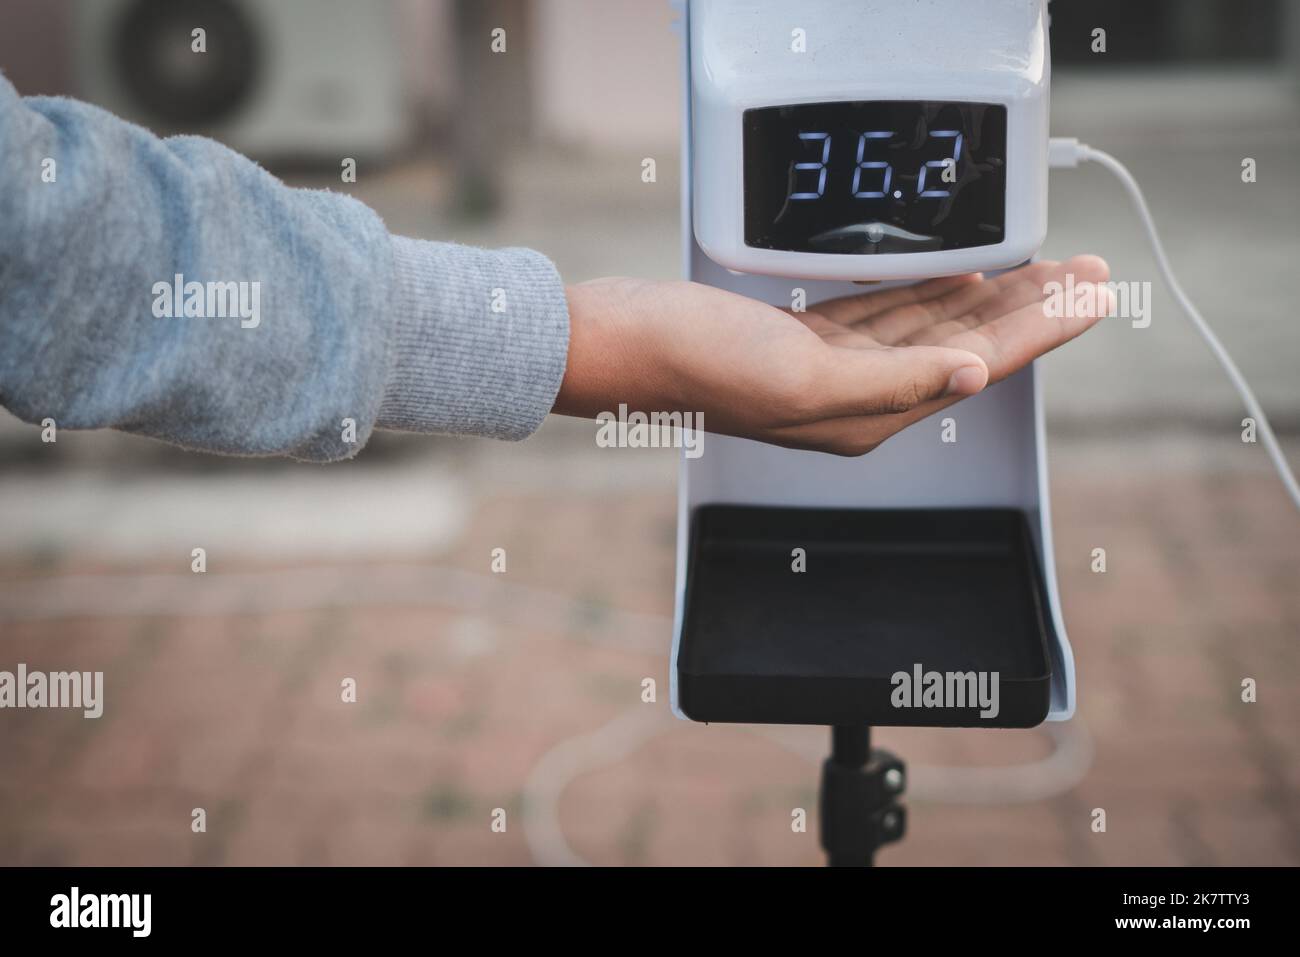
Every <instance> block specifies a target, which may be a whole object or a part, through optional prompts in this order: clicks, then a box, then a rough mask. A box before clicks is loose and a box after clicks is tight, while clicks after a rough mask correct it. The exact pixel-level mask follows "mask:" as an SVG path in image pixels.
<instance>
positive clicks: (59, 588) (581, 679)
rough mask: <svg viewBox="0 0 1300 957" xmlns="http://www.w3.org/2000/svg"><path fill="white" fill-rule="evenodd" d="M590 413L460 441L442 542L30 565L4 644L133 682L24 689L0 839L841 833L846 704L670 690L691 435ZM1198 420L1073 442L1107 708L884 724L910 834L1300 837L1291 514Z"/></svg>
mask: <svg viewBox="0 0 1300 957" xmlns="http://www.w3.org/2000/svg"><path fill="white" fill-rule="evenodd" d="M576 428H578V427H576V426H574V425H573V424H564V423H562V424H560V425H558V426H556V427H554V428H553V427H552V426H548V427H547V431H546V432H544V433H543V435H542V436H540V437H538V438H537V439H536V440H534V442H533V443H529V444H528V445H525V446H523V447H504V446H496V445H492V444H490V443H464V444H457V445H454V446H449V449H450V451H449V452H447V454H446V455H444V457H443V459H444V462H446V463H450V466H449V468H450V472H451V473H452V474H454V475H456V476H459V480H460V481H462V482H463V483H465V486H466V487H468V488H471V489H473V490H474V494H473V495H472V496H470V497H469V500H468V503H467V504H466V505H465V514H464V515H463V516H462V521H461V522H460V523H459V525H458V526H457V530H456V531H455V532H454V534H453V535H452V537H451V538H450V539H448V540H446V541H443V540H440V539H439V540H435V538H433V537H431V538H430V548H429V554H428V555H427V556H423V557H422V556H419V555H415V556H413V555H411V554H409V553H404V554H402V555H399V556H394V557H393V558H391V559H389V560H382V559H380V558H376V559H375V560H373V561H366V562H353V563H351V564H341V563H338V562H335V561H311V560H308V559H302V558H300V559H298V560H296V561H294V562H292V563H284V564H276V565H266V564H264V563H263V564H259V563H257V562H254V561H251V560H249V559H246V558H243V559H235V558H233V557H232V558H230V559H229V560H226V559H223V557H222V556H220V555H214V556H210V558H209V560H210V563H211V568H212V570H210V571H209V572H208V573H207V575H206V576H196V575H193V574H191V573H190V572H189V571H188V559H187V556H185V557H184V560H182V561H180V562H178V561H177V560H175V559H171V560H164V559H163V558H162V557H161V556H158V557H155V558H154V559H151V560H141V559H139V558H134V559H130V558H112V557H109V558H101V559H97V560H89V559H85V558H82V557H78V555H77V554H76V553H74V554H72V555H65V556H63V557H59V555H57V554H55V555H52V556H50V557H48V558H47V560H46V564H45V565H44V567H33V566H32V565H31V563H30V562H26V561H20V560H17V559H12V558H11V559H9V560H7V562H6V563H5V564H3V565H0V630H2V631H3V634H4V638H5V641H4V648H5V653H6V658H5V662H6V663H5V665H4V666H5V667H11V666H12V665H13V664H15V663H16V662H18V661H24V662H26V663H27V665H28V666H29V668H33V669H35V668H41V669H49V670H54V669H60V668H70V667H76V668H80V669H103V670H104V671H105V672H106V681H107V693H106V697H107V702H106V708H105V714H104V717H103V718H102V719H100V720H99V721H87V720H84V719H82V718H81V717H79V716H77V715H73V714H71V713H52V712H31V711H24V712H12V711H11V712H6V713H4V714H3V715H0V720H2V721H3V722H4V734H3V735H0V863H5V864H9V863H23V864H36V863H41V864H57V863H76V864H144V863H159V864H179V863H242V864H253V863H256V864H269V863H322V864H323V863H338V864H342V863H349V864H360V863H422V864H423V863H441V864H449V863H457V864H461V863H470V864H493V863H529V862H533V861H537V860H542V861H545V862H565V861H573V860H586V861H592V862H597V863H608V864H667V863H697V864H800V863H802V864H812V863H817V862H818V861H819V860H820V858H819V852H818V849H817V845H816V800H815V792H814V788H815V783H816V778H817V767H816V761H817V759H818V758H819V757H820V755H821V754H822V753H823V751H824V749H825V747H826V743H827V742H826V740H825V732H824V731H819V730H817V729H763V728H739V727H724V726H711V727H703V726H696V725H692V724H687V723H682V722H677V721H675V720H674V719H671V717H669V716H668V715H667V702H666V697H667V695H666V668H667V654H666V652H667V643H668V639H669V627H670V626H669V617H670V615H671V595H672V573H673V568H672V565H673V553H672V541H673V497H672V469H673V463H672V460H671V455H670V454H669V453H659V452H649V451H646V452H637V451H618V450H596V449H594V448H593V447H591V446H590V445H587V444H586V443H582V447H581V448H578V447H576V443H575V437H576V436H577V435H578V433H577V432H576V431H575V429H576ZM1189 448H1190V449H1191V450H1192V451H1191V452H1190V453H1189V454H1190V456H1191V461H1190V462H1179V463H1177V465H1178V467H1177V468H1170V467H1169V465H1168V463H1169V462H1171V461H1174V459H1173V458H1172V457H1171V456H1170V455H1169V454H1162V455H1158V456H1154V457H1153V458H1152V459H1151V460H1150V461H1146V456H1147V453H1144V452H1142V451H1141V449H1140V448H1139V449H1134V450H1130V451H1128V452H1125V453H1123V454H1120V453H1117V452H1116V451H1115V450H1114V449H1111V450H1110V451H1109V452H1102V451H1100V450H1098V449H1094V448H1089V447H1087V446H1085V445H1081V444H1079V443H1074V444H1071V445H1063V446H1062V447H1060V448H1059V449H1058V450H1057V455H1056V456H1055V458H1054V472H1053V474H1054V479H1055V481H1054V495H1055V500H1056V530H1057V559H1058V563H1059V566H1060V577H1061V586H1062V592H1063V595H1064V601H1065V613H1066V620H1067V622H1068V623H1069V628H1070V635H1071V638H1072V640H1073V642H1074V646H1075V649H1076V653H1077V656H1078V664H1079V681H1080V689H1081V703H1080V709H1079V719H1078V720H1077V721H1076V722H1073V723H1071V724H1070V725H1066V726H1063V727H1054V728H1053V729H1052V731H1053V734H1051V735H1049V734H1047V733H1045V732H1044V731H1042V730H1039V731H1024V732H1021V731H1005V732H990V731H950V730H906V731H902V730H893V731H891V730H886V731H882V732H880V733H879V734H878V742H879V743H881V744H884V745H886V746H888V747H891V748H892V749H894V750H896V751H898V752H899V753H901V754H902V755H903V756H904V757H905V758H906V759H907V760H908V762H909V763H910V765H911V766H912V767H913V769H914V775H913V795H912V798H911V800H910V802H909V804H910V808H911V814H912V818H911V827H912V831H911V834H910V836H909V837H908V839H907V840H906V841H905V842H904V843H903V844H902V845H901V846H899V847H897V848H894V849H891V850H889V851H888V852H886V854H885V855H884V856H883V858H882V860H883V861H884V862H886V863H890V862H892V863H915V864H921V863H958V864H974V863H993V864H1012V863H1023V864H1139V863H1140V864H1192V863H1211V864H1230V863H1231V864H1297V863H1300V739H1297V737H1296V736H1295V733H1294V731H1295V728H1296V727H1297V726H1300V653H1297V648H1296V641H1297V639H1298V638H1300V594H1298V593H1297V589H1296V582H1297V581H1298V580H1300V544H1298V543H1297V534H1296V532H1297V518H1296V516H1295V515H1294V514H1292V513H1291V512H1290V511H1288V509H1287V507H1286V505H1285V503H1284V500H1283V498H1282V494H1281V492H1280V491H1279V489H1278V487H1277V485H1276V483H1275V480H1274V479H1273V478H1272V476H1270V475H1268V474H1267V473H1264V472H1255V471H1251V470H1247V469H1242V468H1215V467H1213V464H1212V463H1213V457H1212V456H1211V455H1209V453H1210V452H1211V447H1210V446H1208V445H1206V444H1205V443H1199V444H1198V443H1192V444H1191V445H1190V446H1189ZM512 456H514V457H512ZM1121 459H1122V460H1124V461H1126V462H1127V465H1126V466H1125V467H1118V465H1117V463H1119V462H1120V460H1121ZM1207 460H1208V461H1207ZM529 462H532V463H535V464H536V465H537V466H538V467H537V469H536V470H535V471H532V472H529V470H528V469H527V467H526V466H527V463H529ZM557 462H566V463H567V465H566V466H564V467H560V466H557V465H556V463H557ZM507 463H512V464H513V466H514V467H513V468H512V467H509V466H508V465H507ZM547 463H549V465H548V464H547ZM1162 463H1164V464H1162ZM521 464H522V465H523V466H524V467H523V468H522V470H521V468H520V466H521ZM521 471H522V473H523V475H522V477H521ZM578 476H582V478H581V480H579V479H578V478H577V477H578ZM434 487H435V488H440V487H442V486H434ZM352 507H353V508H355V509H357V510H359V511H361V512H364V511H365V510H366V509H369V508H374V509H375V510H376V512H377V513H382V510H383V503H382V501H380V500H378V499H371V500H368V499H366V498H358V499H355V500H354V501H353V502H352ZM199 511H201V509H196V512H199ZM438 527H439V528H445V526H444V525H439V526H438ZM431 535H432V533H431ZM498 546H500V547H505V548H506V549H507V571H506V573H505V574H495V575H494V574H493V573H492V572H491V571H490V568H489V561H490V554H491V550H492V549H493V548H495V547H498ZM1098 546H1101V547H1104V548H1106V549H1107V553H1108V566H1109V567H1108V571H1107V572H1106V573H1105V574H1104V575H1098V574H1093V573H1092V572H1091V571H1090V570H1089V560H1090V554H1091V550H1092V549H1093V548H1094V547H1098ZM185 609H190V610H189V611H185ZM345 677H351V678H355V679H356V681H357V683H358V701H357V703H356V704H344V703H342V702H341V700H340V682H341V681H342V680H343V679H344V678H345ZM644 677H654V678H656V679H657V680H658V682H659V690H660V694H659V700H658V702H657V703H655V704H642V703H641V701H640V694H641V681H642V679H643V678H644ZM1243 677H1253V678H1255V679H1256V680H1257V681H1258V686H1259V701H1258V703H1255V704H1243V703H1242V702H1241V701H1240V695H1239V688H1240V683H1241V680H1242V678H1243ZM557 749H558V750H557ZM1044 762H1046V763H1044ZM1011 765H1016V766H1020V765H1027V766H1028V767H1020V768H1018V769H1016V770H1007V771H1005V772H1002V773H981V772H979V771H978V770H966V771H962V770H961V769H979V768H997V767H1000V766H1011ZM954 769H956V770H954ZM195 807H203V808H205V809H206V810H207V813H208V829H207V833H205V834H194V833H192V832H191V830H190V821H191V816H190V815H191V809H192V808H195ZM795 807H803V808H806V809H807V810H808V812H809V816H810V826H809V832H808V833H806V834H795V833H792V832H791V829H790V825H789V822H790V814H791V810H792V809H793V808H795ZM1097 807H1101V808H1104V809H1105V810H1106V812H1107V825H1108V827H1107V831H1106V833H1104V834H1095V833H1093V832H1092V831H1091V830H1090V822H1091V816H1090V814H1091V811H1092V809H1093V808H1097ZM495 808H503V809H504V810H505V811H506V822H507V826H506V831H505V833H494V832H493V831H492V829H491V826H490V825H491V820H492V817H491V815H492V812H493V809H495ZM525 811H527V812H528V814H525Z"/></svg>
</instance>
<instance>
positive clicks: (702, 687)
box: [677, 505, 1054, 728]
mask: <svg viewBox="0 0 1300 957" xmlns="http://www.w3.org/2000/svg"><path fill="white" fill-rule="evenodd" d="M797 548H798V549H803V554H804V555H805V556H806V570H805V571H802V572H796V571H794V570H793V568H792V564H793V563H794V562H795V561H796V557H795V553H794V549H797ZM688 562H689V566H688V572H687V584H686V607H685V614H684V616H683V622H682V634H681V643H680V645H679V648H678V660H677V682H678V703H679V706H680V708H681V710H682V711H683V712H684V713H685V714H686V716H687V717H689V718H691V719H693V720H695V721H730V722H745V723H763V724H839V725H877V726H902V725H913V726H931V727H997V728H1022V727H1032V726H1033V725H1036V724H1038V723H1040V722H1041V721H1042V720H1043V719H1044V718H1045V717H1046V716H1047V711H1048V705H1049V699H1050V685H1051V668H1050V665H1049V660H1050V659H1049V658H1048V652H1047V648H1048V641H1049V638H1052V639H1053V640H1054V636H1051V635H1050V633H1049V631H1048V629H1049V628H1051V623H1050V622H1051V619H1050V616H1049V615H1048V614H1047V613H1046V611H1045V609H1046V601H1045V598H1044V595H1045V590H1044V587H1043V579H1042V574H1041V572H1040V571H1039V567H1038V562H1037V560H1036V557H1035V551H1034V547H1033V542H1032V540H1031V538H1030V534H1029V524H1028V522H1027V520H1026V517H1025V514H1024V513H1023V512H1021V511H1018V510H1015V509H882V510H875V509H872V510H861V509H807V508H766V507H763V508H759V507H750V506H733V505H706V506H702V507H700V508H698V509H697V510H696V511H695V513H694V516H693V519H692V525H691V541H690V551H689V555H688ZM898 672H904V673H906V674H907V675H908V680H907V681H906V682H903V681H901V680H899V681H894V680H893V678H894V676H895V675H896V673H898ZM932 672H934V673H937V676H936V675H934V674H931V673H932ZM981 673H983V675H982V677H983V695H982V696H981V695H980V690H979V689H980V685H979V681H980V678H981ZM993 673H996V674H997V697H996V700H997V714H996V716H990V717H981V715H980V712H981V710H984V711H991V710H992V709H991V708H989V707H988V704H989V703H990V701H991V698H992V687H993V684H992V674H993ZM936 677H937V678H939V679H940V681H941V686H939V688H938V690H937V691H936V684H935V679H936ZM918 679H919V680H918ZM904 690H906V691H908V692H909V693H910V694H911V698H910V701H908V702H907V703H906V706H896V705H895V703H894V702H893V700H891V699H897V700H898V701H899V702H900V703H902V702H903V701H904V698H903V691H904ZM896 691H897V694H895V692H896ZM959 695H960V696H959ZM980 700H982V701H983V702H984V706H983V707H981V705H980V704H978V703H976V702H978V701H980Z"/></svg>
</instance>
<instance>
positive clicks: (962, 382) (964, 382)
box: [943, 366, 984, 395]
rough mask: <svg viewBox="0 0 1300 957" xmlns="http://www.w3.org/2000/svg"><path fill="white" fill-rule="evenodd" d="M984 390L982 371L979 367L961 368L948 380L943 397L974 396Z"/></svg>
mask: <svg viewBox="0 0 1300 957" xmlns="http://www.w3.org/2000/svg"><path fill="white" fill-rule="evenodd" d="M982 388H984V370H983V369H981V368H980V367H979V366H962V367H961V368H960V369H958V370H957V371H956V372H954V373H953V374H952V378H950V379H949V380H948V388H947V389H946V390H945V391H944V393H943V394H944V395H974V394H975V393H976V392H978V391H979V390H980V389H982Z"/></svg>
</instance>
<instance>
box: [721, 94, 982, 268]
mask: <svg viewBox="0 0 1300 957" xmlns="http://www.w3.org/2000/svg"><path fill="white" fill-rule="evenodd" d="M744 133H745V136H744V149H745V158H744V165H745V184H744V190H745V193H744V197H745V245H747V246H754V247H757V248H760V249H780V250H786V251H789V252H801V253H834V254H842V255H873V254H879V253H907V252H935V251H938V250H943V249H964V248H968V247H971V246H990V245H994V244H996V243H1000V242H1002V239H1003V230H1004V226H1005V213H1006V192H1007V189H1006V150H1007V111H1006V108H1005V107H1003V106H1000V105H997V104H991V103H938V102H928V101H917V100H868V101H862V102H848V103H807V104H799V105H796V106H772V107H763V108H761V109H753V110H746V111H745V114H744Z"/></svg>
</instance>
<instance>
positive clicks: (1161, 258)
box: [1048, 137, 1300, 509]
mask: <svg viewBox="0 0 1300 957" xmlns="http://www.w3.org/2000/svg"><path fill="white" fill-rule="evenodd" d="M1081 160H1082V161H1084V162H1093V163H1097V164H1098V165H1099V166H1104V167H1106V169H1108V170H1110V172H1111V173H1113V174H1114V175H1115V178H1116V179H1118V180H1119V181H1120V183H1121V184H1122V185H1123V187H1124V189H1125V190H1127V191H1128V194H1129V197H1130V198H1131V199H1132V200H1133V205H1134V206H1135V207H1136V208H1137V211H1138V215H1139V216H1140V217H1141V219H1142V225H1143V226H1145V227H1146V231H1147V238H1148V239H1149V240H1150V241H1151V249H1152V251H1153V252H1154V253H1155V257H1156V265H1157V266H1158V267H1159V268H1160V274H1161V275H1162V276H1163V277H1164V280H1165V285H1167V286H1168V287H1169V291H1170V292H1172V293H1173V294H1174V298H1175V299H1176V300H1178V304H1179V305H1180V306H1182V307H1183V311H1184V312H1185V313H1187V317H1188V318H1189V319H1191V320H1192V325H1193V326H1195V327H1196V331H1197V332H1199V333H1200V334H1201V337H1202V338H1203V339H1204V340H1205V342H1206V344H1207V345H1209V347H1210V352H1212V353H1213V354H1214V358H1215V359H1217V360H1218V361H1219V365H1221V366H1222V367H1223V371H1224V372H1226V373H1227V374H1228V379H1229V380H1231V382H1232V384H1233V386H1234V387H1235V388H1236V390H1237V393H1238V394H1239V395H1240V396H1241V399H1242V401H1243V402H1244V403H1245V404H1246V410H1247V411H1248V412H1249V413H1250V415H1251V417H1252V418H1253V419H1254V420H1255V425H1256V428H1257V430H1258V432H1259V436H1260V438H1261V439H1262V440H1263V443H1264V448H1265V449H1266V450H1267V451H1268V455H1269V458H1271V459H1272V460H1273V465H1274V466H1275V467H1276V468H1277V474H1278V476H1279V477H1280V478H1281V479H1282V484H1283V485H1284V486H1286V490H1287V494H1289V495H1290V496H1291V501H1293V502H1294V503H1295V506H1296V508H1297V509H1300V482H1297V481H1296V477H1295V474H1294V473H1293V472H1292V471H1291V467H1290V465H1288V464H1287V460H1286V456H1285V455H1283V454H1282V447H1281V446H1280V445H1278V442H1277V436H1275V435H1274V434H1273V427H1272V426H1271V425H1269V422H1268V416H1267V415H1265V414H1264V409H1263V407H1262V406H1261V405H1260V404H1259V400H1258V399H1256V398H1255V393H1254V392H1253V391H1252V390H1251V388H1250V384H1249V383H1248V382H1247V381H1246V377H1245V376H1243V375H1242V374H1241V371H1240V370H1239V369H1238V368H1237V364H1236V363H1235V362H1233V361H1232V356H1230V355H1228V350H1227V349H1225V348H1224V347H1223V343H1222V342H1220V341H1219V337H1218V336H1216V335H1215V334H1214V331H1213V330H1212V329H1211V328H1210V326H1209V324H1208V323H1207V322H1206V321H1205V319H1204V318H1202V316H1201V314H1200V312H1198V311H1197V309H1196V306H1194V305H1193V304H1192V301H1191V299H1189V298H1188V297H1187V294H1186V293H1185V292H1183V287H1182V286H1181V285H1180V284H1179V282H1178V279H1177V277H1175V276H1174V271H1173V269H1172V268H1170V266H1169V260H1168V258H1167V257H1166V256H1165V247H1164V245H1163V244H1162V243H1161V242H1160V236H1159V234H1157V232H1156V224H1155V220H1153V219H1152V218H1151V210H1150V209H1149V208H1148V207H1147V201H1146V199H1145V198H1144V197H1143V195H1142V189H1141V187H1139V186H1138V184H1137V180H1135V179H1134V178H1133V174H1132V173H1130V172H1129V171H1128V169H1127V168H1126V167H1125V166H1124V164H1123V163H1121V162H1120V161H1119V160H1117V159H1115V157H1113V156H1111V155H1110V154H1109V153H1107V152H1104V151H1103V150H1097V149H1093V148H1092V147H1091V146H1088V145H1087V144H1086V143H1080V142H1079V141H1078V140H1076V139H1072V138H1067V137H1052V139H1051V140H1050V141H1049V143H1048V165H1050V166H1054V167H1073V166H1078V165H1079V162H1080V161H1081Z"/></svg>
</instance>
